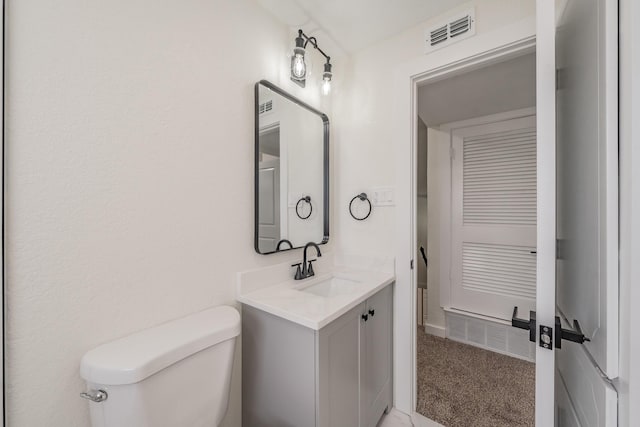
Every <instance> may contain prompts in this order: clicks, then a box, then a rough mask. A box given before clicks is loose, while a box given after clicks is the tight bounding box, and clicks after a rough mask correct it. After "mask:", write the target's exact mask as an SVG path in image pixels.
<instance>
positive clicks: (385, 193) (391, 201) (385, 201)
mask: <svg viewBox="0 0 640 427" xmlns="http://www.w3.org/2000/svg"><path fill="white" fill-rule="evenodd" d="M371 203H372V204H373V206H395V194H394V191H393V187H376V188H372V189H371Z"/></svg>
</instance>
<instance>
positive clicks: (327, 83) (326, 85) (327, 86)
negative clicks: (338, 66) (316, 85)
mask: <svg viewBox="0 0 640 427" xmlns="http://www.w3.org/2000/svg"><path fill="white" fill-rule="evenodd" d="M329 92H331V79H330V78H326V77H325V78H324V79H323V81H322V94H323V95H329Z"/></svg>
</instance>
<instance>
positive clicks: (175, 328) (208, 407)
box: [80, 306, 240, 427]
mask: <svg viewBox="0 0 640 427" xmlns="http://www.w3.org/2000/svg"><path fill="white" fill-rule="evenodd" d="M239 334H240V315H239V314H238V312H237V311H236V310H235V309H234V308H232V307H228V306H219V307H214V308H211V309H208V310H204V311H201V312H199V313H196V314H193V315H190V316H187V317H184V318H182V319H178V320H174V321H171V322H167V323H164V324H162V325H159V326H156V327H154V328H151V329H146V330H144V331H141V332H138V333H135V334H132V335H129V336H127V337H124V338H121V339H118V340H116V341H112V342H110V343H107V344H104V345H101V346H100V347H97V348H95V349H93V350H91V351H89V352H88V353H86V354H85V355H84V357H83V358H82V361H81V364H80V375H81V376H82V378H84V379H85V380H86V382H87V387H88V388H89V389H90V390H103V391H105V392H106V394H107V398H106V400H103V401H101V402H93V401H89V405H90V413H91V424H92V426H93V427H176V426H180V427H205V426H206V427H212V426H217V425H218V424H220V422H221V421H222V419H223V418H224V415H225V413H226V410H227V403H228V400H229V389H230V383H231V369H232V367H233V353H234V347H235V340H236V337H237V336H238V335H239Z"/></svg>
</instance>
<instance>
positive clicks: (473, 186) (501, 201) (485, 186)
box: [463, 128, 536, 226]
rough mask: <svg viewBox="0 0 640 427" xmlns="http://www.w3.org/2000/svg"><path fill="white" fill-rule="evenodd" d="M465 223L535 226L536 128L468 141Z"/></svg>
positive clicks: (464, 194)
mask: <svg viewBox="0 0 640 427" xmlns="http://www.w3.org/2000/svg"><path fill="white" fill-rule="evenodd" d="M463 222H464V224H465V225H467V224H472V225H481V224H503V225H531V226H535V224H536V132H535V128H524V129H517V130H508V131H503V132H496V133H491V134H487V135H480V136H472V137H466V138H464V140H463Z"/></svg>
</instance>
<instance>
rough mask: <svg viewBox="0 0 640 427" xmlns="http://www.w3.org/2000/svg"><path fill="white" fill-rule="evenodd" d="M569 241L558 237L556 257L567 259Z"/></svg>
mask: <svg viewBox="0 0 640 427" xmlns="http://www.w3.org/2000/svg"><path fill="white" fill-rule="evenodd" d="M566 247H567V241H566V240H564V239H556V259H565V252H566Z"/></svg>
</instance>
